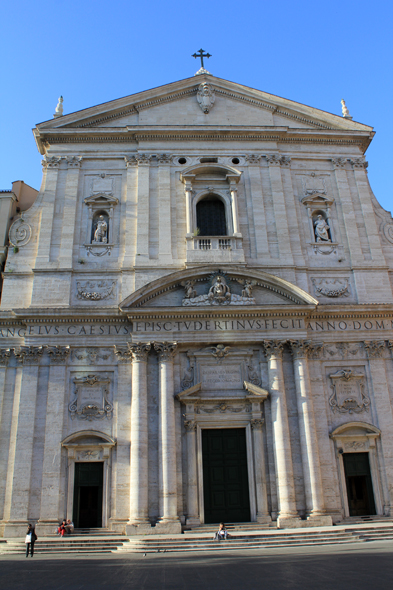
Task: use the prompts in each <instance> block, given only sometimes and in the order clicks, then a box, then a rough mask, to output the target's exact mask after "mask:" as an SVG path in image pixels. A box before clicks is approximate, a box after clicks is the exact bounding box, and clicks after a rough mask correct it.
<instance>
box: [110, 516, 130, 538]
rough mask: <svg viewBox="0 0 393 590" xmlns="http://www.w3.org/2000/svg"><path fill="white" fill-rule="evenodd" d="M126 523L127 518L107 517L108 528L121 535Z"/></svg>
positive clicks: (124, 532) (123, 533)
mask: <svg viewBox="0 0 393 590" xmlns="http://www.w3.org/2000/svg"><path fill="white" fill-rule="evenodd" d="M127 524H128V520H127V519H126V518H124V519H121V518H110V519H109V530H111V531H115V532H116V533H121V534H122V535H125V534H126V526H127Z"/></svg>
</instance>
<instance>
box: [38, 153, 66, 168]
mask: <svg viewBox="0 0 393 590" xmlns="http://www.w3.org/2000/svg"><path fill="white" fill-rule="evenodd" d="M60 162H61V158H60V157H58V156H45V157H44V159H43V160H41V164H42V167H43V168H58V167H59V165H60Z"/></svg>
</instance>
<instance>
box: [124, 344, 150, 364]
mask: <svg viewBox="0 0 393 590" xmlns="http://www.w3.org/2000/svg"><path fill="white" fill-rule="evenodd" d="M127 346H128V348H129V350H130V351H131V353H132V360H133V361H134V362H138V363H146V362H147V355H148V354H149V352H150V350H151V344H150V342H147V343H143V342H138V343H135V344H128V345H127Z"/></svg>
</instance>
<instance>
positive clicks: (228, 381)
mask: <svg viewBox="0 0 393 590" xmlns="http://www.w3.org/2000/svg"><path fill="white" fill-rule="evenodd" d="M201 377H202V387H203V388H204V389H209V390H218V389H242V387H243V382H242V374H241V367H240V366H239V365H237V366H236V365H235V366H228V365H224V364H217V365H211V366H206V365H205V366H202V367H201Z"/></svg>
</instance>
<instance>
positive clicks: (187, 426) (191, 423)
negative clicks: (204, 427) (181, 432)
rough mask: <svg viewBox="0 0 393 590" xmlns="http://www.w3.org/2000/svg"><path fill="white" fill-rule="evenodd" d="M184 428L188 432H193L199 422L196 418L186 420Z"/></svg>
mask: <svg viewBox="0 0 393 590" xmlns="http://www.w3.org/2000/svg"><path fill="white" fill-rule="evenodd" d="M184 428H185V429H186V431H187V432H193V431H195V430H196V429H197V423H196V422H195V420H184Z"/></svg>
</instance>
